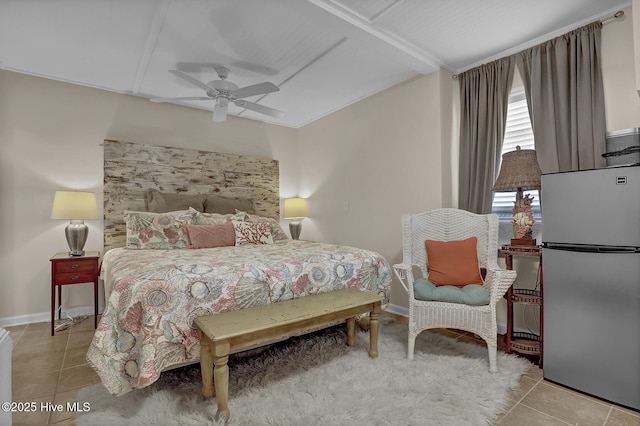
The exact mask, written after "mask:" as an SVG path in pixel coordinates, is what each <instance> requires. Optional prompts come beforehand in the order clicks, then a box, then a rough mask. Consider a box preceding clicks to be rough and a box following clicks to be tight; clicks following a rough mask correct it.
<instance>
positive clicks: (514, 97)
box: [491, 86, 541, 221]
mask: <svg viewBox="0 0 640 426" xmlns="http://www.w3.org/2000/svg"><path fill="white" fill-rule="evenodd" d="M518 145H519V146H520V148H522V149H535V145H534V140H533V129H532V128H531V119H530V118H529V110H528V109H527V98H526V97H525V94H524V87H522V86H520V87H516V88H514V89H512V90H511V93H510V94H509V106H508V108H507V123H506V126H505V132H504V142H503V143H502V153H501V154H500V155H502V154H504V153H506V152H511V151H515V150H516V146H518ZM524 194H525V195H526V194H529V195H531V196H532V197H533V202H532V203H531V205H532V207H533V217H534V219H535V220H536V221H540V217H541V216H540V195H539V194H538V190H531V191H524ZM515 199H516V193H515V192H494V193H493V204H492V209H491V211H492V213H495V214H497V215H498V217H499V218H500V220H504V221H510V220H512V219H513V214H512V212H511V211H512V210H513V202H514V201H515Z"/></svg>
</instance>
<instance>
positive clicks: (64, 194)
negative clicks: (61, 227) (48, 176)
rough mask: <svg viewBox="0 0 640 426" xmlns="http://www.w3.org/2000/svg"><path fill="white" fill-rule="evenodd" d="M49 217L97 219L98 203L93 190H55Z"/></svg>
mask: <svg viewBox="0 0 640 426" xmlns="http://www.w3.org/2000/svg"><path fill="white" fill-rule="evenodd" d="M51 219H67V220H85V219H98V204H97V203H96V194H95V193H94V192H80V191H56V195H55V197H54V198H53V207H52V208H51Z"/></svg>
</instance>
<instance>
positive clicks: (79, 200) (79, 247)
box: [51, 191, 98, 256]
mask: <svg viewBox="0 0 640 426" xmlns="http://www.w3.org/2000/svg"><path fill="white" fill-rule="evenodd" d="M51 219H66V220H69V221H70V222H69V224H68V225H67V227H66V228H65V230H64V233H65V235H66V237H67V244H69V254H70V255H71V256H82V255H83V254H84V251H83V248H84V244H85V243H86V242H87V236H88V235H89V227H88V226H87V225H86V224H85V223H84V221H85V220H88V219H98V205H97V203H96V194H95V193H94V192H81V191H56V194H55V196H54V198H53V207H52V209H51Z"/></svg>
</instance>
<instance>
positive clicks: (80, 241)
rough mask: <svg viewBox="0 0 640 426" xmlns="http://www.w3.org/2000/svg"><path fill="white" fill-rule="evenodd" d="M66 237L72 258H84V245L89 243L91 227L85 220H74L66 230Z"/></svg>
mask: <svg viewBox="0 0 640 426" xmlns="http://www.w3.org/2000/svg"><path fill="white" fill-rule="evenodd" d="M64 235H65V236H66V237H67V244H68V245H69V254H70V255H71V256H82V255H83V254H84V250H83V249H84V244H85V243H86V242H87V236H88V235H89V227H88V226H87V225H85V223H84V220H72V221H71V222H70V223H69V224H68V225H67V227H66V228H64Z"/></svg>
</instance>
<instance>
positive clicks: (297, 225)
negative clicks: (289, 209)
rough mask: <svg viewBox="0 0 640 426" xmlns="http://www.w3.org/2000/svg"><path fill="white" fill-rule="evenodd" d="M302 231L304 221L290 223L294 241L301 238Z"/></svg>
mask: <svg viewBox="0 0 640 426" xmlns="http://www.w3.org/2000/svg"><path fill="white" fill-rule="evenodd" d="M300 231H302V221H300V220H292V221H291V222H289V232H290V233H291V239H292V240H297V239H298V238H300Z"/></svg>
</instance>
